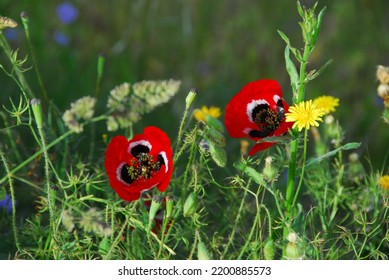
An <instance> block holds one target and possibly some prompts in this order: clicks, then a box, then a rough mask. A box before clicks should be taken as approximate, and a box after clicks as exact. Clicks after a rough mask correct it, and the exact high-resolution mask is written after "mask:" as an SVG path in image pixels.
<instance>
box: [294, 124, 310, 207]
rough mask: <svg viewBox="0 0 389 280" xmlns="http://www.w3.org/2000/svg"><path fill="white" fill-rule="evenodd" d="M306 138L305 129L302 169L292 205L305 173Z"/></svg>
mask: <svg viewBox="0 0 389 280" xmlns="http://www.w3.org/2000/svg"><path fill="white" fill-rule="evenodd" d="M307 138H308V129H305V131H304V151H303V163H302V167H301V174H300V180H299V184H298V185H297V189H296V192H295V194H294V198H293V202H292V205H296V201H297V197H298V195H299V192H300V189H301V185H302V183H303V178H304V172H305V162H306V160H307Z"/></svg>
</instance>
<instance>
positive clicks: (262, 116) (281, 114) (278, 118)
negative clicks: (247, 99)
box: [249, 99, 285, 138]
mask: <svg viewBox="0 0 389 280" xmlns="http://www.w3.org/2000/svg"><path fill="white" fill-rule="evenodd" d="M277 109H278V110H277V111H275V110H272V109H271V108H270V106H269V105H268V104H259V105H257V106H256V107H255V108H254V109H253V110H252V112H251V117H252V119H253V121H254V123H255V124H256V125H257V126H258V128H259V130H251V131H250V132H249V135H250V136H251V137H258V138H264V137H267V136H269V135H270V134H271V133H273V132H274V131H276V130H277V129H278V128H279V126H280V124H281V122H282V121H283V120H284V118H285V110H284V105H283V104H282V100H281V99H279V100H278V101H277Z"/></svg>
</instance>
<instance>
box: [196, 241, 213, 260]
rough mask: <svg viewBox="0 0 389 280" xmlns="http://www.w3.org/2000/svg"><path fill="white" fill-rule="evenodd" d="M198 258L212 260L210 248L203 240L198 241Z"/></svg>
mask: <svg viewBox="0 0 389 280" xmlns="http://www.w3.org/2000/svg"><path fill="white" fill-rule="evenodd" d="M197 258H198V259H199V260H210V257H209V253H208V250H207V248H206V247H205V244H204V243H203V242H202V241H199V243H197Z"/></svg>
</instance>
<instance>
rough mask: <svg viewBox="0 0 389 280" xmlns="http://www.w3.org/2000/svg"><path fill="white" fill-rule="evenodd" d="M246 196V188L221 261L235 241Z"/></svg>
mask: <svg viewBox="0 0 389 280" xmlns="http://www.w3.org/2000/svg"><path fill="white" fill-rule="evenodd" d="M247 185H250V182H249V183H248V184H247ZM246 196H247V189H246V188H244V193H243V197H242V199H241V201H240V206H239V210H238V214H237V215H236V218H235V223H234V227H233V228H232V232H231V234H230V237H229V238H228V242H227V245H226V247H225V249H224V252H223V254H222V255H221V258H220V259H224V256H225V255H226V254H227V251H228V249H229V248H230V246H231V244H232V242H233V240H234V237H235V232H236V230H237V228H238V222H239V220H240V217H241V215H242V210H243V206H244V205H245V200H246Z"/></svg>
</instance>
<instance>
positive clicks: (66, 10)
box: [57, 2, 78, 24]
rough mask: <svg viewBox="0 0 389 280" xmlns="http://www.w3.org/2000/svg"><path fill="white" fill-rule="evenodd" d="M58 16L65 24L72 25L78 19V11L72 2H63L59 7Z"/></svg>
mask: <svg viewBox="0 0 389 280" xmlns="http://www.w3.org/2000/svg"><path fill="white" fill-rule="evenodd" d="M57 16H58V18H59V20H60V21H61V22H62V23H64V24H70V23H72V22H74V21H75V20H76V19H77V18H78V9H77V8H76V7H75V6H74V5H73V4H72V3H70V2H63V3H61V4H59V5H58V6H57Z"/></svg>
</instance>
